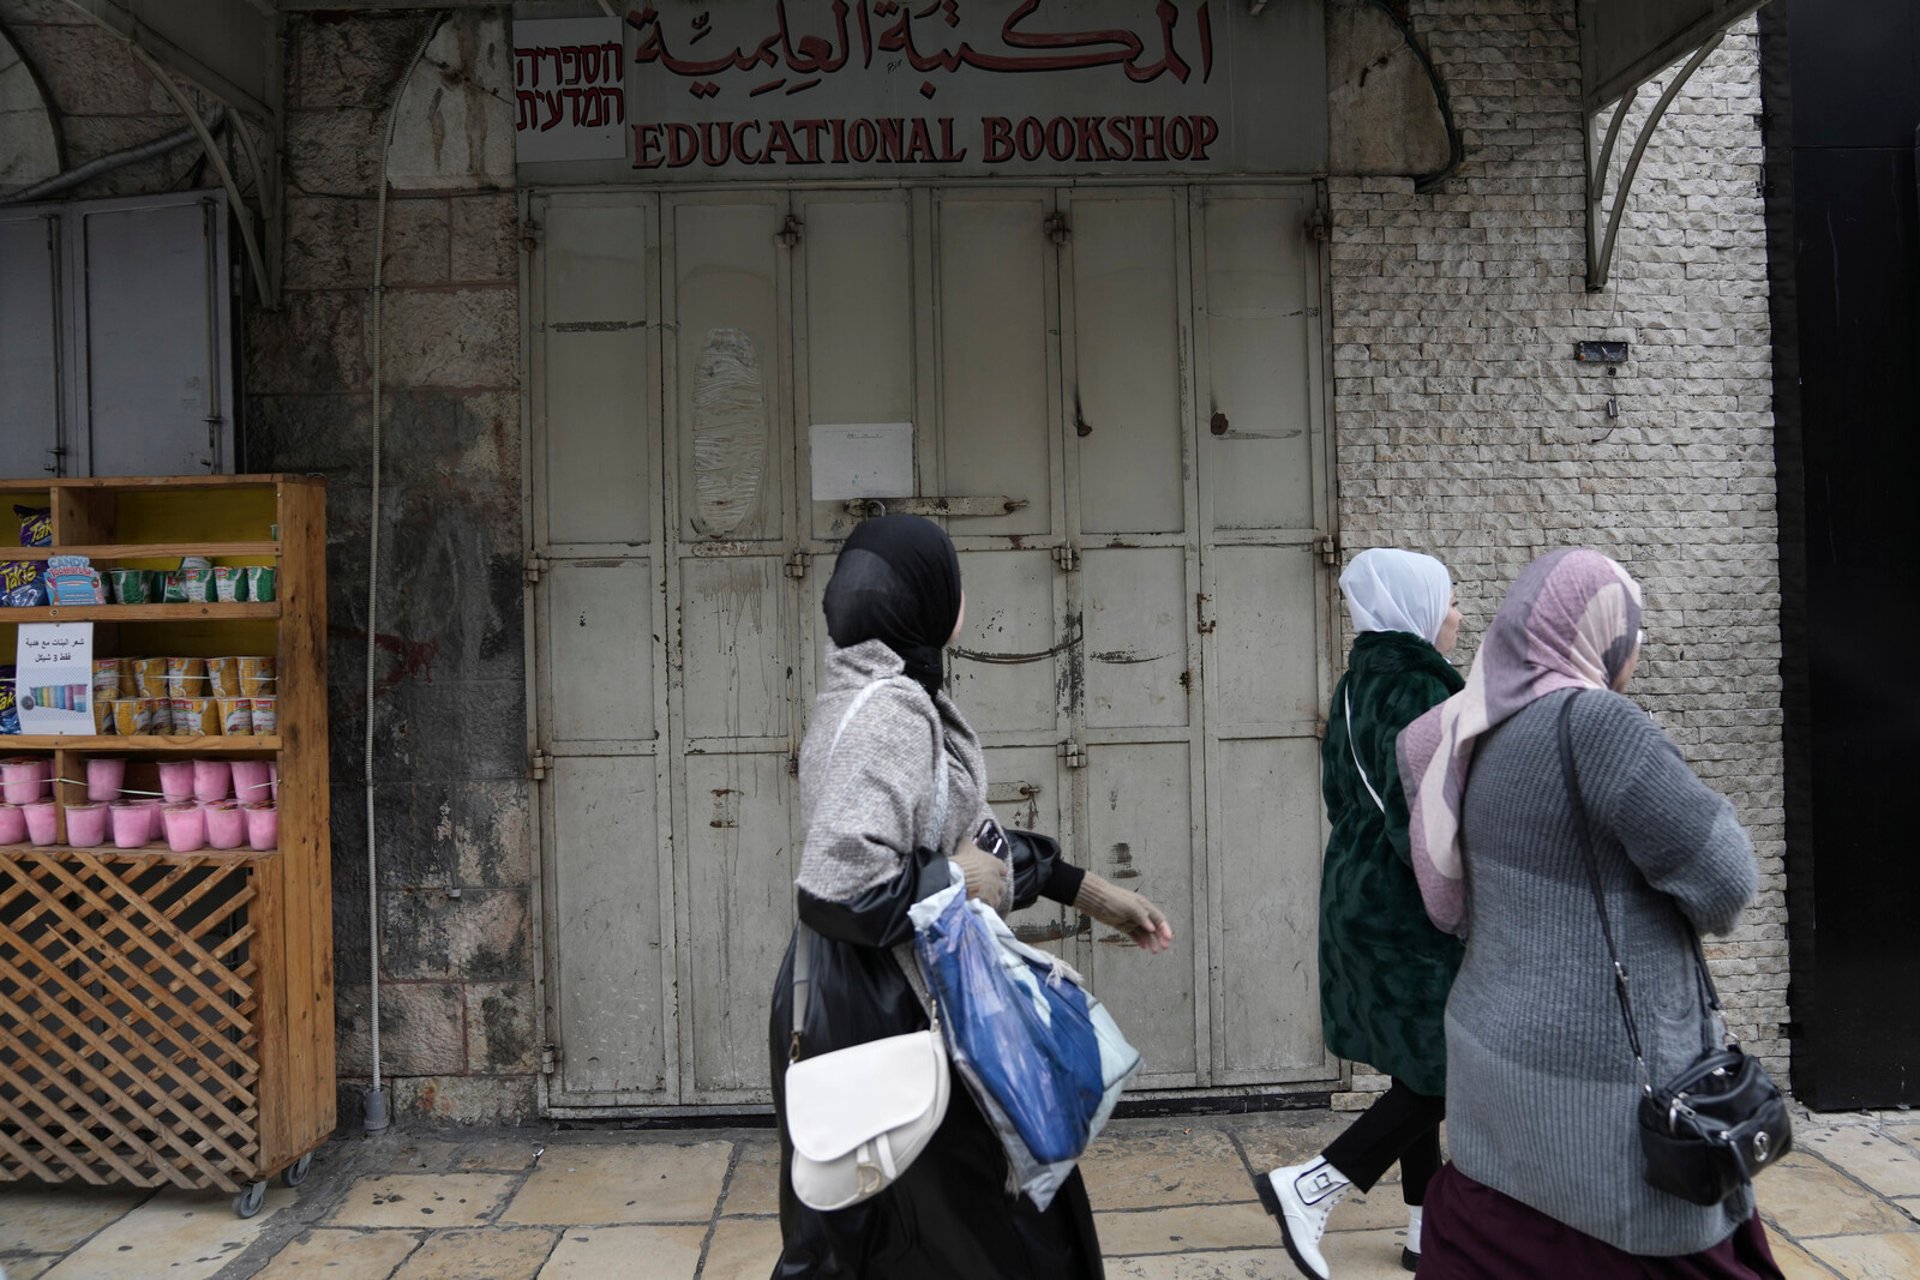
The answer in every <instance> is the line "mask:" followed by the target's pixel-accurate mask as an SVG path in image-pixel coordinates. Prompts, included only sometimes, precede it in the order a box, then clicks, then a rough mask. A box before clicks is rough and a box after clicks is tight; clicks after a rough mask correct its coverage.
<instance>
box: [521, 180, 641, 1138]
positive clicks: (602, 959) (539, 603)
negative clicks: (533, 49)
mask: <svg viewBox="0 0 1920 1280" xmlns="http://www.w3.org/2000/svg"><path fill="white" fill-rule="evenodd" d="M529 212H530V215H531V218H532V221H533V223H534V224H535V225H536V226H537V227H538V228H539V249H538V251H537V253H536V254H535V257H534V261H533V272H532V277H531V282H530V283H531V291H530V294H531V296H530V299H529V318H530V328H531V335H530V336H531V341H530V344H529V347H530V355H531V359H530V381H531V389H530V398H531V405H532V418H533V440H534V446H533V467H534V525H535V547H534V550H535V554H536V556H537V557H539V558H537V559H536V561H535V563H536V565H541V566H543V568H542V571H541V573H540V575H539V579H538V585H537V586H536V588H535V593H534V615H535V697H534V704H535V709H536V710H535V715H536V726H537V733H538V744H539V748H540V749H541V750H542V751H544V752H545V753H547V754H548V755H549V756H550V757H551V761H552V763H551V764H550V765H549V766H548V768H549V774H548V780H547V783H546V785H544V786H543V787H542V788H541V816H542V845H543V851H544V856H543V858H542V876H543V879H542V886H543V893H542V900H543V903H542V905H543V911H542V916H543V932H544V939H545V948H544V949H545V952H546V955H545V968H544V973H543V978H544V983H543V987H544V997H545V1004H546V1011H547V1023H548V1027H549V1029H550V1034H551V1036H552V1039H553V1040H554V1042H555V1043H557V1044H558V1045H559V1046H560V1049H561V1055H560V1061H559V1063H558V1065H557V1074H556V1075H555V1076H554V1078H553V1079H552V1080H550V1081H549V1084H548V1103H549V1105H550V1106H559V1107H567V1106H617V1105H633V1104H640V1103H664V1102H673V1101H677V1100H678V1097H677V1090H678V1042H677V1022H676V1018H675V1012H674V1000H673V966H672V955H673V952H672V943H673V929H674V897H673V880H672V876H671V874H670V868H669V866H668V864H667V861H666V859H665V857H664V856H663V853H662V849H663V847H664V843H665V828H666V821H667V814H666V811H667V806H666V794H667V789H666V779H665V769H664V766H665V758H664V753H663V752H662V751H661V741H662V738H663V735H662V733H661V726H662V725H663V724H664V722H665V718H666V715H665V698H666V688H665V686H666V679H665V670H664V666H665V645H664V644H663V643H662V641H661V636H662V634H663V632H664V629H665V618H664V614H665V594H664V589H663V587H664V584H663V581H662V578H663V570H662V565H661V562H660V559H659V556H658V548H659V546H660V543H661V532H660V520H661V506H660V468H659V450H660V440H659V424H658V419H657V415H656V413H655V411H654V406H656V405H657V404H658V402H659V386H660V383H659V371H658V336H657V333H658V330H657V326H654V325H653V324H652V320H653V318H654V317H655V315H656V312H655V310H654V307H655V301H654V299H655V294H656V292H657V282H656V280H655V279H654V278H653V272H652V270H651V267H652V265H653V264H654V263H656V262H657V261H658V249H657V233H656V231H655V213H654V208H653V205H652V202H651V200H650V198H647V197H636V196H628V195H602V194H595V193H577V194H576V193H568V194H564V195H560V194H557V195H553V196H543V197H539V198H537V199H535V200H534V201H533V203H532V206H531V208H530V210H529Z"/></svg>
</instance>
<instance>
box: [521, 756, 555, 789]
mask: <svg viewBox="0 0 1920 1280" xmlns="http://www.w3.org/2000/svg"><path fill="white" fill-rule="evenodd" d="M552 771H553V757H552V756H551V755H548V754H547V753H546V752H544V751H536V752H534V753H533V758H532V759H531V760H529V761H528V762H527V776H528V777H530V778H532V779H533V780H534V781H535V782H545V781H546V780H547V774H549V773H551V772H552Z"/></svg>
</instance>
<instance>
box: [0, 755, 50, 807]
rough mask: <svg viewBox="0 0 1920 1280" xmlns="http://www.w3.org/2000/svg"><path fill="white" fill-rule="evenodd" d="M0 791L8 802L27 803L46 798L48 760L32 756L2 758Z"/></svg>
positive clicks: (0, 761)
mask: <svg viewBox="0 0 1920 1280" xmlns="http://www.w3.org/2000/svg"><path fill="white" fill-rule="evenodd" d="M0 793H4V795H5V796H6V801H7V803H8V804H20V805H26V804H33V803H34V802H35V801H38V800H44V799H46V798H47V774H46V762H44V761H41V760H38V759H36V758H34V757H32V756H16V757H14V758H13V759H11V760H0Z"/></svg>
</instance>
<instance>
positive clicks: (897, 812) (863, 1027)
mask: <svg viewBox="0 0 1920 1280" xmlns="http://www.w3.org/2000/svg"><path fill="white" fill-rule="evenodd" d="M823 603H824V606H825V611H826V616H827V631H828V634H829V635H830V636H831V637H832V644H830V645H829V646H828V647H827V654H826V670H825V676H824V679H823V681H822V685H821V690H820V695H819V698H818V699H817V700H816V702H815V704H814V710H813V718H812V721H811V723H810V725H809V726H808V730H807V736H806V739H805V741H804V742H803V743H802V745H801V749H800V807H801V815H802V821H803V825H804V827H805V831H806V835H805V840H804V843H803V845H802V849H801V857H800V870H799V875H798V876H797V877H796V880H795V883H796V886H797V894H796V898H797V903H798V910H799V916H800V925H799V926H797V927H796V929H795V933H794V940H793V942H792V943H791V944H790V945H789V946H788V949H787V956H786V959H785V961H784V962H783V963H782V965H781V968H780V974H779V977H778V979H777V980H776V982H775V985H774V999H773V1012H772V1018H771V1022H770V1026H769V1033H770V1049H771V1062H772V1065H773V1095H774V1110H775V1112H776V1115H777V1116H778V1117H779V1119H780V1145H781V1161H780V1172H781V1177H780V1229H781V1242H782V1252H781V1257H780V1261H779V1263H778V1264H776V1266H775V1268H774V1273H773V1274H774V1278H775V1280H799V1278H800V1277H808V1278H814V1277H833V1278H834V1280H840V1278H842V1277H846V1278H853V1277H858V1278H859V1280H881V1278H882V1277H900V1278H901V1280H907V1278H909V1277H910V1278H911V1280H988V1278H993V1280H1002V1278H1005V1280H1027V1278H1031V1280H1043V1278H1044V1280H1056V1278H1057V1280H1072V1278H1075V1277H1097V1276H1100V1275H1102V1274H1103V1271H1102V1268H1101V1262H1100V1244H1099V1240H1098V1238H1097V1237H1096V1236H1095V1234H1094V1227H1093V1215H1092V1212H1091V1210H1090V1209H1089V1207H1088V1204H1087V1193H1086V1188H1085V1185H1084V1184H1083V1183H1082V1182H1081V1180H1080V1175H1079V1173H1078V1172H1077V1171H1076V1172H1075V1173H1073V1174H1072V1176H1071V1177H1069V1178H1068V1179H1067V1181H1066V1182H1065V1184H1064V1185H1063V1186H1062V1187H1061V1189H1060V1191H1059V1192H1058V1194H1057V1195H1056V1196H1055V1197H1054V1199H1053V1201H1052V1203H1051V1204H1050V1205H1049V1206H1048V1207H1047V1209H1046V1210H1045V1211H1044V1212H1043V1211H1040V1210H1038V1209H1036V1208H1035V1207H1034V1206H1033V1204H1032V1203H1031V1202H1030V1201H1029V1200H1027V1199H1026V1198H1025V1197H1016V1196H1013V1195H1010V1194H1009V1193H1008V1190H1007V1182H1008V1178H1007V1161H1006V1156H1005V1154H1004V1152H1003V1151H1002V1150H1001V1147H1000V1142H999V1139H998V1138H997V1137H996V1136H995V1135H994V1133H993V1131H992V1130H991V1129H990V1128H988V1126H987V1122H986V1121H985V1120H984V1119H983V1118H982V1117H981V1114H980V1112H979V1109H978V1108H977V1107H976V1105H975V1104H974V1101H973V1099H972V1097H971V1096H970V1095H969V1094H968V1093H967V1090H966V1088H965V1086H964V1085H962V1084H961V1083H960V1081H959V1079H958V1077H956V1078H955V1080H954V1083H953V1087H952V1090H951V1095H950V1101H949V1103H948V1107H947V1115H946V1119H945V1120H944V1121H943V1122H942V1124H941V1126H940V1128H939V1130H938V1131H937V1132H936V1133H935V1135H934V1137H933V1140H932V1141H931V1142H930V1143H929V1144H928V1145H927V1147H926V1149H925V1150H924V1151H922V1152H921V1154H920V1156H919V1158H918V1159H917V1160H915V1161H914V1162H913V1164H912V1165H911V1166H910V1167H908V1168H907V1169H906V1170H905V1171H904V1172H902V1174H901V1175H900V1177H899V1178H898V1179H897V1180H895V1181H894V1182H893V1183H892V1184H891V1185H890V1186H888V1187H887V1189H886V1190H884V1191H882V1192H881V1193H880V1194H878V1195H876V1196H874V1197H873V1198H871V1199H869V1200H865V1201H862V1202H861V1203H859V1204H856V1205H854V1206H852V1207H851V1208H847V1209H841V1210H836V1211H833V1212H818V1211H815V1210H812V1209H809V1208H807V1207H806V1206H805V1205H802V1204H801V1203H800V1202H799V1200H798V1199H797V1198H796V1197H795V1196H794V1194H793V1189H792V1180H791V1176H790V1173H791V1168H792V1155H793V1153H792V1148H791V1145H790V1143H789V1142H788V1138H787V1130H786V1122H785V1110H784V1109H785V1080H786V1066H787V1062H788V1061H789V1058H790V1056H792V1057H794V1058H795V1059H796V1060H797V1059H798V1058H810V1057H814V1056H816V1055H818V1054H822V1053H827V1052H830V1051H832V1050H835V1049H843V1048H847V1047H849V1046H852V1045H856V1044H864V1043H866V1042H868V1041H871V1040H877V1039H880V1038H881V1037H884V1036H892V1035H900V1034H904V1033H906V1032H910V1031H918V1030H921V1029H923V1028H925V1027H926V1026H927V1025H928V1018H927V999H926V987H925V984H924V982H923V981H922V980H921V977H920V971H919V965H918V962H917V961H916V959H915V958H914V955H913V951H912V945H911V944H912V937H913V929H912V925H911V923H910V922H909V921H908V919H907V908H908V907H909V906H911V905H912V904H913V903H914V902H915V901H918V900H919V899H920V898H923V897H925V896H927V895H928V894H929V893H932V892H935V891H937V890H939V889H941V888H944V887H946V886H947V885H948V884H950V883H951V882H952V881H951V871H950V869H949V868H950V867H952V868H958V869H959V870H960V871H961V873H962V874H963V875H964V876H965V878H966V882H967V893H968V896H969V897H975V898H981V899H984V900H985V901H987V902H988V903H989V904H990V905H992V906H994V907H996V908H997V909H999V910H1001V911H1002V912H1008V911H1013V910H1017V909H1019V908H1020V907H1024V906H1026V905H1028V904H1029V903H1031V902H1033V901H1034V900H1035V899H1036V898H1039V897H1047V898H1050V899H1052V900H1054V901H1056V902H1061V903H1065V904H1069V905H1072V906H1074V907H1076V908H1077V909H1079V910H1081V911H1084V912H1086V913H1087V914H1088V915H1091V916H1093V917H1094V918H1095V919H1097V920H1100V921H1102V922H1104V923H1106V924H1109V925H1111V926H1113V927H1115V928H1117V929H1119V930H1121V931H1122V932H1123V933H1124V934H1126V935H1127V936H1129V937H1130V938H1132V939H1133V940H1134V941H1135V942H1136V943H1137V944H1138V945H1140V946H1141V947H1143V948H1146V949H1147V950H1149V951H1154V952H1158V951H1163V950H1165V949H1166V948H1167V947H1168V946H1169V945H1170V944H1171V943H1172V940H1173V932H1172V929H1171V927H1170V926H1169V925H1168V924H1167V921H1166V917H1165V916H1164V915H1162V914H1161V912H1160V911H1159V909H1158V908H1156V907H1155V906H1154V905H1153V904H1152V903H1151V902H1149V901H1148V900H1147V899H1146V898H1144V897H1142V896H1141V895H1139V894H1137V893H1130V892H1128V891H1127V890H1124V889H1120V888H1118V887H1117V886H1115V885H1113V884H1111V883H1109V882H1108V881H1106V880H1105V879H1103V878H1101V877H1100V876H1098V875H1094V874H1092V873H1088V872H1083V871H1082V870H1080V869H1079V868H1078V867H1075V866H1073V865H1071V864H1070V863H1068V862H1066V861H1065V860H1064V859H1062V858H1061V857H1060V851H1059V846H1058V845H1057V844H1055V843H1054V842H1053V841H1052V840H1050V839H1048V838H1046V837H1045V836H1040V835H1035V834H1032V833H1028V832H1020V831H1003V830H1002V829H1001V828H1000V826H999V824H998V823H996V822H995V821H994V820H993V817H992V815H991V814H990V813H989V812H988V810H987V804H986V794H987V773H986V765H985V760H984V757H983V755H982V753H981V750H980V741H979V738H978V737H977V736H976V735H975V733H974V732H973V729H972V728H971V726H969V725H968V724H967V722H966V719H965V717H963V716H962V715H961V714H960V709H959V708H958V707H956V706H955V705H954V703H953V700H952V699H951V698H950V697H948V695H947V693H946V690H945V678H944V662H943V654H942V650H944V649H945V647H946V646H947V645H948V644H949V643H951V642H952V641H953V639H954V638H955V637H956V636H958V634H959V631H960V627H961V625H962V623H963V622H964V619H965V613H966V599H965V595H964V593H963V592H962V591H961V587H960V562H959V558H958V557H957V556H956V555H955V554H954V549H953V543H952V542H951V541H949V540H948V538H947V535H946V534H945V533H944V532H943V531H942V530H941V529H940V528H939V526H937V525H935V524H933V523H932V522H931V521H928V520H923V519H920V518H919V517H917V516H883V517H881V518H879V519H875V520H869V521H866V522H865V523H863V524H861V525H860V526H859V527H858V528H856V529H855V530H854V532H853V534H852V536H851V537H849V538H848V539H847V541H846V544H845V546H844V547H843V548H842V549H841V552H840V555H839V558H838V560H837V561H836V563H835V565H834V571H833V577H832V579H831V580H829V581H828V583H827V589H826V596H825V599H824V602H823ZM936 744H937V746H936ZM936 749H937V750H939V751H941V752H942V753H943V754H944V755H945V757H946V765H947V767H946V776H947V794H946V796H945V798H944V801H943V800H942V798H941V797H939V796H937V795H936V794H935V786H934V784H935V778H936V776H937V775H938V772H939V770H938V768H937V767H936V758H935V756H934V751H935V750H936ZM799 946H806V947H808V948H810V949H809V952H808V956H809V965H810V968H811V992H810V995H809V997H808V1001H807V1005H806V1016H805V1019H804V1026H803V1028H802V1031H801V1034H800V1037H799V1043H798V1046H797V1049H796V1047H795V1045H794V1043H793V1041H794V1024H793V1012H792V1008H793V1006H792V968H793V956H794V950H795V948H796V947H799Z"/></svg>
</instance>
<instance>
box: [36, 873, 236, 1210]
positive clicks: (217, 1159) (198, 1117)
mask: <svg viewBox="0 0 1920 1280" xmlns="http://www.w3.org/2000/svg"><path fill="white" fill-rule="evenodd" d="M256 877H257V864H256V863H254V862H251V861H249V860H247V859H244V858H235V857H233V856H231V855H169V856H164V857H154V856H128V855H120V854H115V853H113V852H112V851H100V852H98V853H92V852H88V851H85V850H65V849H62V850H46V851H41V850H19V849H9V850H5V851H0V1181H8V1180H15V1179H20V1178H27V1177H32V1178H39V1179H42V1180H44V1181H48V1182H72V1181H83V1182H92V1183H115V1182H117V1183H130V1184H133V1185H135V1186H160V1185H162V1184H167V1183H171V1184H174V1185H176V1186H181V1187H219V1188H221V1189H223V1190H227V1191H236V1190H238V1189H239V1188H240V1187H241V1185H242V1184H244V1183H246V1182H248V1181H251V1180H252V1179H254V1178H255V1177H257V1176H258V1173H257V1168H256V1166H257V1163H258V1155H259V1144H258V1137H257V1126H258V1121H259V1103H258V1100H257V1098H256V1090H257V1087H258V1085H259V1079H260V1067H259V1049H258V1041H257V1036H256V1029H255V1022H256V1001H255V997H254V970H255V960H254V954H253V953H254V950H255V947H254V924H253V912H252V910H251V908H252V906H253V904H254V900H255V896H256V893H257V891H258V885H257V878H256Z"/></svg>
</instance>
